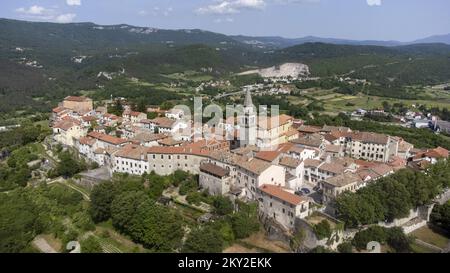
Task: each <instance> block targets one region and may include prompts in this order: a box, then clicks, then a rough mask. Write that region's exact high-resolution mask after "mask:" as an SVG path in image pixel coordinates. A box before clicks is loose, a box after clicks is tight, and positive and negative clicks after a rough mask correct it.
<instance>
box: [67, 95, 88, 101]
mask: <svg viewBox="0 0 450 273" xmlns="http://www.w3.org/2000/svg"><path fill="white" fill-rule="evenodd" d="M64 100H66V101H75V102H84V101H88V100H90V99H89V98H86V97H77V96H68V97H66V98H65V99H64Z"/></svg>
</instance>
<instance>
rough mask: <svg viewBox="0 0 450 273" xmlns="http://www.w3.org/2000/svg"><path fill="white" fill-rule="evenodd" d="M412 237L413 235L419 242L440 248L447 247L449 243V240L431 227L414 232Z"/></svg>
mask: <svg viewBox="0 0 450 273" xmlns="http://www.w3.org/2000/svg"><path fill="white" fill-rule="evenodd" d="M411 235H413V236H414V237H416V238H417V239H419V240H422V241H424V242H426V243H429V244H432V245H435V246H437V247H440V248H445V247H447V245H448V243H449V238H447V237H445V236H443V235H441V234H439V233H436V232H435V231H433V230H432V229H430V228H429V227H423V228H420V229H418V230H416V231H414V232H413V233H411Z"/></svg>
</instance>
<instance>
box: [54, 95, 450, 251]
mask: <svg viewBox="0 0 450 273" xmlns="http://www.w3.org/2000/svg"><path fill="white" fill-rule="evenodd" d="M112 103H113V102H112ZM243 104H244V113H243V116H239V117H236V118H229V119H222V120H221V122H220V123H219V125H218V126H219V127H220V128H223V129H224V132H221V133H220V135H217V134H216V133H217V132H218V131H219V130H214V129H215V128H213V129H212V128H208V126H207V125H203V126H202V127H200V128H201V130H200V131H196V130H195V129H194V128H191V125H192V126H193V124H192V122H191V124H190V123H189V121H186V119H185V118H184V115H185V113H184V112H183V111H182V110H179V109H169V110H167V111H164V110H161V109H160V107H155V106H148V107H147V110H148V112H149V113H156V118H153V119H148V118H147V117H148V113H143V112H136V111H132V110H131V107H129V106H128V105H127V104H126V103H124V106H123V107H124V111H123V114H122V116H116V115H114V114H110V113H108V112H107V109H108V106H107V105H102V106H98V107H96V108H94V107H93V101H92V99H90V98H88V97H75V96H69V97H67V98H65V99H64V101H63V102H61V103H60V105H59V106H58V107H57V108H55V109H53V114H52V120H51V124H52V128H53V136H52V140H53V142H54V143H59V144H62V145H63V146H64V147H66V148H68V149H74V150H76V151H77V152H78V153H79V155H80V156H82V157H83V158H84V159H85V160H87V161H88V162H95V163H96V164H97V166H99V167H100V168H103V169H105V170H107V172H106V173H107V174H108V175H107V177H106V178H105V179H108V178H110V177H111V176H113V175H115V174H128V175H135V176H142V175H144V174H150V173H154V174H156V175H160V176H167V175H173V174H174V173H175V172H176V171H180V170H181V171H184V172H187V173H191V174H194V175H197V177H198V181H197V183H198V190H199V191H203V190H206V191H207V192H208V194H209V195H212V196H226V197H228V198H230V199H231V200H234V202H235V201H236V200H240V201H243V202H257V203H258V211H259V216H260V219H261V221H262V222H263V223H265V225H266V226H271V227H272V230H277V232H278V233H280V234H287V235H289V234H290V235H292V234H295V232H296V230H297V229H298V228H299V225H300V224H299V222H301V221H302V220H304V219H305V218H307V217H310V216H311V215H317V213H320V215H321V217H325V218H327V217H329V219H335V217H337V215H336V203H335V200H336V199H337V198H338V197H339V196H340V195H342V194H344V193H346V192H356V191H357V190H359V189H361V188H364V187H367V186H368V185H371V184H376V183H377V181H378V180H380V179H382V178H385V177H389V176H392V175H394V174H395V173H397V172H398V171H399V170H402V169H406V168H409V169H415V170H417V171H421V170H426V169H427V168H428V167H429V166H430V165H432V164H435V163H437V162H439V161H441V160H445V159H447V158H448V157H449V151H448V150H446V149H444V148H442V147H436V148H433V149H425V150H424V149H416V148H415V147H414V146H413V145H412V144H411V143H408V142H406V141H405V140H403V139H402V138H400V137H397V136H391V135H385V134H378V133H373V132H362V131H353V130H352V129H350V128H347V127H337V126H327V125H325V126H323V127H318V126H310V125H305V124H304V122H303V121H302V120H296V119H294V118H293V117H290V116H288V115H284V114H283V115H280V116H275V117H270V118H264V119H263V118H257V116H256V112H255V111H254V105H253V103H252V97H251V92H250V91H249V90H247V92H246V96H245V100H244V101H243ZM241 119H242V121H244V122H242V123H241V122H240V120H241ZM275 120H277V122H275ZM251 127H254V128H256V132H257V136H254V138H255V139H254V141H253V142H252V141H249V140H248V139H249V138H250V139H251V136H248V134H249V133H247V132H246V133H244V134H247V137H248V138H246V139H245V140H242V139H240V137H239V136H240V133H242V131H250V130H251ZM186 128H189V130H188V131H186V130H184V129H186ZM211 129H212V130H211ZM181 132H182V133H181ZM224 135H232V136H233V137H232V138H231V139H224V138H223V136H224ZM94 180H95V179H94ZM99 181H101V179H98V181H96V182H94V183H100V182H99ZM412 222H413V223H414V224H413V225H412V224H411V223H412ZM426 222H427V219H422V218H420V217H419V216H417V214H412V216H410V218H408V219H407V220H406V221H402V222H401V224H399V226H403V227H404V228H405V230H407V231H408V232H412V231H413V230H415V229H417V228H420V227H422V226H423V225H424V224H425V223H426ZM410 225H412V226H413V227H412V228H411V227H410ZM338 241H339V240H338ZM339 242H340V241H339ZM335 245H336V244H335ZM335 245H334V247H335Z"/></svg>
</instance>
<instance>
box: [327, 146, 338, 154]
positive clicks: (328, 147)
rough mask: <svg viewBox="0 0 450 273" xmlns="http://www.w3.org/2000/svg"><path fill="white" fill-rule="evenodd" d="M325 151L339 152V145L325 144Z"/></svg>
mask: <svg viewBox="0 0 450 273" xmlns="http://www.w3.org/2000/svg"><path fill="white" fill-rule="evenodd" d="M325 152H328V153H340V152H341V146H339V145H326V146H325Z"/></svg>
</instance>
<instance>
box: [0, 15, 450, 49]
mask: <svg viewBox="0 0 450 273" xmlns="http://www.w3.org/2000/svg"><path fill="white" fill-rule="evenodd" d="M11 25H14V26H16V27H15V28H12V30H14V31H19V32H20V31H26V30H33V29H34V28H35V26H39V28H42V27H43V26H46V31H48V30H50V31H51V30H58V29H59V30H63V31H64V32H68V33H69V34H70V35H71V34H72V33H71V32H70V31H73V30H77V31H79V30H80V29H83V30H84V32H83V33H82V34H83V38H84V39H86V38H91V37H92V38H97V37H98V36H100V38H103V39H104V38H108V42H109V43H111V46H114V45H117V46H120V45H121V43H124V42H127V43H129V42H138V43H143V42H146V43H149V42H150V43H178V44H193V43H201V44H206V45H211V46H216V45H218V46H224V45H228V46H244V47H245V46H248V47H253V48H260V49H280V48H287V47H292V46H296V45H301V44H306V43H326V44H336V45H373V46H386V47H392V46H402V45H411V44H424V43H443V44H448V45H450V33H449V34H444V35H434V36H430V37H426V38H423V39H418V40H415V41H411V42H399V41H393V40H391V41H383V40H352V39H339V38H323V37H317V36H306V37H301V38H284V37H280V36H246V35H225V34H221V33H216V32H212V31H206V30H201V29H176V30H170V29H159V28H153V27H139V26H133V25H128V24H117V25H97V24H95V23H91V22H81V23H69V24H57V23H42V22H28V21H21V20H13V19H4V18H0V26H1V28H0V35H2V34H5V33H4V31H7V30H8V26H11ZM17 26H19V27H18V28H17ZM2 29H3V31H2ZM101 30H104V31H105V32H106V33H102V32H101ZM58 33H59V32H57V34H58ZM31 34H32V35H33V33H31ZM40 34H41V33H39V31H38V32H36V33H35V35H40ZM59 34H61V33H59ZM112 34H121V35H122V36H121V37H120V39H116V37H112V36H111V35H112ZM70 35H65V37H64V38H66V39H67V38H73V39H76V38H77V37H76V36H75V35H74V36H70Z"/></svg>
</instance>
